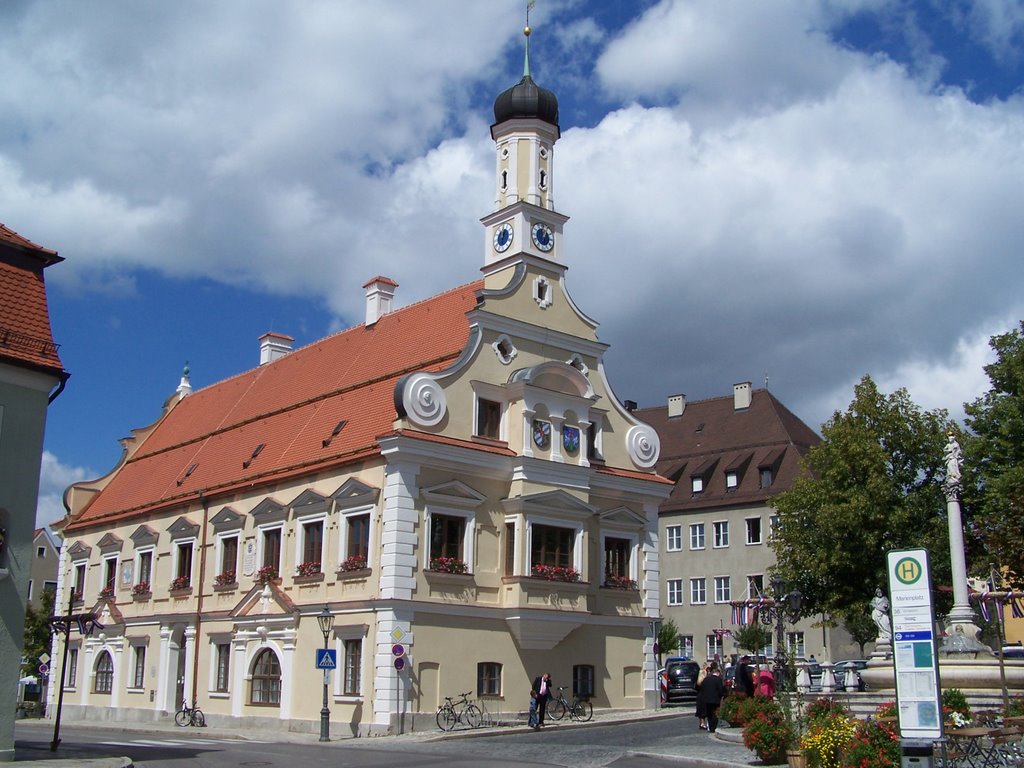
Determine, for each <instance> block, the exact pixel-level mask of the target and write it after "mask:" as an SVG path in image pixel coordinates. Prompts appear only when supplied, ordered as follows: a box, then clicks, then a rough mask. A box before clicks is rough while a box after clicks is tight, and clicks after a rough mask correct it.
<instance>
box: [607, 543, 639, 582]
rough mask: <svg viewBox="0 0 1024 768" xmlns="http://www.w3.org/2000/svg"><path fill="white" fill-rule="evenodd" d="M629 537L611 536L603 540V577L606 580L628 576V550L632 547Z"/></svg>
mask: <svg viewBox="0 0 1024 768" xmlns="http://www.w3.org/2000/svg"><path fill="white" fill-rule="evenodd" d="M632 548H633V547H632V545H631V542H630V541H629V539H616V538H612V537H611V536H607V537H605V540H604V577H605V580H606V581H607V580H608V579H609V578H613V579H628V578H629V574H630V571H629V552H630V550H631V549H632Z"/></svg>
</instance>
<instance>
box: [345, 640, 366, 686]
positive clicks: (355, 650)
mask: <svg viewBox="0 0 1024 768" xmlns="http://www.w3.org/2000/svg"><path fill="white" fill-rule="evenodd" d="M362 680H363V641H362V639H361V638H359V639H349V640H345V679H344V684H343V687H342V692H343V693H344V694H345V695H346V696H359V695H361V693H362Z"/></svg>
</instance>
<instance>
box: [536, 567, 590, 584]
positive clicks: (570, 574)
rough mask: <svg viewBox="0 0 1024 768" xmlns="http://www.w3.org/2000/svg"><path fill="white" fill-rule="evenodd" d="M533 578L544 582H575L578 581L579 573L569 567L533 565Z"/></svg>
mask: <svg viewBox="0 0 1024 768" xmlns="http://www.w3.org/2000/svg"><path fill="white" fill-rule="evenodd" d="M533 577H534V578H535V579H544V580H545V581H566V582H576V581H579V580H580V574H579V571H577V570H576V569H575V568H573V567H572V566H570V565H565V566H562V565H544V564H543V563H534V565H533Z"/></svg>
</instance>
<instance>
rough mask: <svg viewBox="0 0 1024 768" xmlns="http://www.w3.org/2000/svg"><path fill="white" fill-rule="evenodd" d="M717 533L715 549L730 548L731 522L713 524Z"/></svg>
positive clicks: (721, 521) (722, 521)
mask: <svg viewBox="0 0 1024 768" xmlns="http://www.w3.org/2000/svg"><path fill="white" fill-rule="evenodd" d="M711 525H712V529H713V530H714V532H715V549H721V548H722V547H728V546H729V521H728V520H717V521H715V522H714V523H712V524H711Z"/></svg>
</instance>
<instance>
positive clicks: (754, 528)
mask: <svg viewBox="0 0 1024 768" xmlns="http://www.w3.org/2000/svg"><path fill="white" fill-rule="evenodd" d="M760 543H761V518H760V517H748V518H747V544H760Z"/></svg>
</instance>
